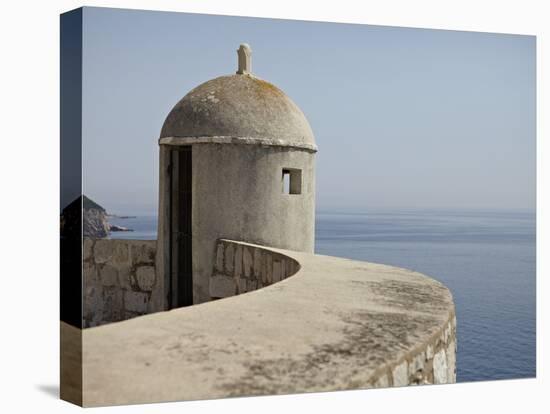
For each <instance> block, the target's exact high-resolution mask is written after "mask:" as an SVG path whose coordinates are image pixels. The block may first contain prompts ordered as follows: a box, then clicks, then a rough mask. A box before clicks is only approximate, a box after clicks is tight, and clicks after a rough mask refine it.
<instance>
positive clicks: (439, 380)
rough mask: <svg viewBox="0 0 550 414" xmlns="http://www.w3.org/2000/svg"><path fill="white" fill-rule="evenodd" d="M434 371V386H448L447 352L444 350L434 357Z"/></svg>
mask: <svg viewBox="0 0 550 414" xmlns="http://www.w3.org/2000/svg"><path fill="white" fill-rule="evenodd" d="M433 370H434V384H446V383H447V382H448V379H447V356H446V355H445V350H444V349H442V350H440V351H439V352H437V353H436V354H435V356H434V363H433Z"/></svg>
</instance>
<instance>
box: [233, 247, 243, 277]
mask: <svg viewBox="0 0 550 414" xmlns="http://www.w3.org/2000/svg"><path fill="white" fill-rule="evenodd" d="M242 275H243V247H242V246H236V247H235V278H236V279H239V278H240V277H241V276H242Z"/></svg>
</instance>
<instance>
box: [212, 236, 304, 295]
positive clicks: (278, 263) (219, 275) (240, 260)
mask: <svg viewBox="0 0 550 414" xmlns="http://www.w3.org/2000/svg"><path fill="white" fill-rule="evenodd" d="M298 270H300V264H299V263H298V262H297V261H296V260H294V259H292V258H290V257H288V256H285V255H284V254H281V253H277V252H273V251H271V250H267V249H263V248H261V247H258V246H254V245H250V244H247V243H243V242H237V241H232V240H223V239H222V240H218V242H217V244H216V257H215V261H214V269H213V272H212V276H211V277H210V296H211V297H212V299H219V298H226V297H229V296H235V295H239V294H241V293H246V292H251V291H253V290H256V289H261V288H262V287H264V286H269V285H271V284H273V283H277V282H279V281H281V280H283V279H286V278H287V277H290V276H292V275H294V274H295V273H296V272H298Z"/></svg>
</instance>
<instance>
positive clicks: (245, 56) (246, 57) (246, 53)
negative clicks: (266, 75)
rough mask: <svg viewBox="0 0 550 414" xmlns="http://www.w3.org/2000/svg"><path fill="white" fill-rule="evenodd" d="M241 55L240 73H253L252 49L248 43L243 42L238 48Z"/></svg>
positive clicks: (238, 72)
mask: <svg viewBox="0 0 550 414" xmlns="http://www.w3.org/2000/svg"><path fill="white" fill-rule="evenodd" d="M237 56H238V57H239V68H238V70H237V74H238V75H249V74H251V73H252V62H251V60H252V49H251V48H250V46H249V45H248V44H247V43H242V44H241V45H240V46H239V48H238V49H237Z"/></svg>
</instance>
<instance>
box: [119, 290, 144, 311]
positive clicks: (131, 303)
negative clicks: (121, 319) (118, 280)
mask: <svg viewBox="0 0 550 414" xmlns="http://www.w3.org/2000/svg"><path fill="white" fill-rule="evenodd" d="M148 301H149V295H148V294H147V293H143V292H134V291H124V308H125V309H126V310H128V311H130V312H137V313H145V312H147V303H148Z"/></svg>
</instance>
